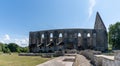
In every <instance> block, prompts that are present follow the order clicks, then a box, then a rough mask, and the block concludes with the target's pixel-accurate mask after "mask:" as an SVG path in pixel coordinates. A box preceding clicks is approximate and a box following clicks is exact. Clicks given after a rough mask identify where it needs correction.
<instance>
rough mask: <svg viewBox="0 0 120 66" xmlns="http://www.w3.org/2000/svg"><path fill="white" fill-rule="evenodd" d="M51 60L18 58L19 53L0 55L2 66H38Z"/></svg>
mask: <svg viewBox="0 0 120 66" xmlns="http://www.w3.org/2000/svg"><path fill="white" fill-rule="evenodd" d="M47 60H50V58H41V57H40V56H18V54H17V53H13V54H11V55H9V54H0V66H36V65H38V64H40V63H43V62H45V61H47Z"/></svg>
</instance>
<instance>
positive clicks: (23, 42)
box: [0, 34, 28, 47]
mask: <svg viewBox="0 0 120 66" xmlns="http://www.w3.org/2000/svg"><path fill="white" fill-rule="evenodd" d="M0 42H2V43H7V44H8V43H16V44H18V45H19V46H22V47H25V46H28V38H15V39H14V38H11V37H10V35H9V34H5V35H3V36H2V37H1V38H0Z"/></svg>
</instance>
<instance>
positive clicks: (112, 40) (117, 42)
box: [108, 22, 120, 49]
mask: <svg viewBox="0 0 120 66" xmlns="http://www.w3.org/2000/svg"><path fill="white" fill-rule="evenodd" d="M108 35H109V44H110V45H112V48H113V49H120V22H117V23H115V24H111V25H110V26H109V33H108Z"/></svg>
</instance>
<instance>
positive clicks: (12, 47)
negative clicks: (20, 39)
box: [0, 43, 29, 53]
mask: <svg viewBox="0 0 120 66" xmlns="http://www.w3.org/2000/svg"><path fill="white" fill-rule="evenodd" d="M28 51H29V50H28V47H20V46H18V45H17V44H16V43H9V44H4V43H0V52H4V53H10V52H19V53H20V52H28Z"/></svg>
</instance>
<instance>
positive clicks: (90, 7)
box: [89, 0, 96, 18]
mask: <svg viewBox="0 0 120 66" xmlns="http://www.w3.org/2000/svg"><path fill="white" fill-rule="evenodd" d="M89 4H90V5H89V18H90V17H91V15H92V13H93V8H94V6H95V4H96V0H89Z"/></svg>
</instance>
